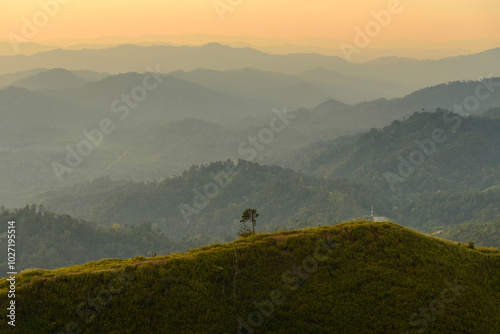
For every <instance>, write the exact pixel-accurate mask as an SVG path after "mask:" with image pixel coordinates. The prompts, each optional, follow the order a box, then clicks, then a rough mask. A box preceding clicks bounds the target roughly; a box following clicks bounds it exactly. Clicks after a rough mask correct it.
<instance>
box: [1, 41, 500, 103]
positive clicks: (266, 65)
mask: <svg viewBox="0 0 500 334" xmlns="http://www.w3.org/2000/svg"><path fill="white" fill-rule="evenodd" d="M148 66H150V67H156V66H158V67H159V68H160V70H161V71H162V72H171V71H176V70H184V71H191V70H195V69H198V68H206V69H211V70H232V69H242V68H249V67H250V68H256V69H261V70H265V71H272V72H283V73H288V74H296V73H301V72H304V71H309V70H312V69H315V68H318V67H322V68H325V69H328V70H332V71H337V72H341V73H343V74H345V75H349V76H356V77H360V78H371V79H373V80H380V81H387V82H397V83H400V84H402V85H404V86H405V87H407V88H409V90H407V93H409V92H410V91H411V90H416V89H419V88H422V87H425V86H430V85H436V84H439V83H442V82H447V81H456V80H476V79H477V78H478V77H479V76H488V75H492V76H495V75H496V76H500V48H497V49H492V50H488V51H485V52H481V53H477V54H473V55H467V56H457V57H451V58H444V59H440V60H403V61H401V59H399V58H385V59H382V60H380V59H379V60H376V61H372V62H368V63H363V64H353V63H349V62H347V61H345V60H344V59H342V58H340V57H333V56H321V55H318V54H288V55H271V54H266V53H263V52H261V51H257V50H255V49H251V48H248V47H247V48H231V47H228V46H224V45H221V44H217V43H212V44H207V45H204V46H192V47H191V46H180V47H176V46H137V45H122V46H118V47H112V48H108V49H99V50H91V49H84V50H52V51H46V52H40V53H37V54H34V55H30V56H20V55H19V56H0V74H5V73H12V72H18V71H26V70H30V69H35V68H58V67H62V68H65V69H68V70H81V69H86V70H92V71H97V72H110V73H114V74H117V73H124V72H144V71H146V67H148ZM336 98H339V99H340V97H337V96H336Z"/></svg>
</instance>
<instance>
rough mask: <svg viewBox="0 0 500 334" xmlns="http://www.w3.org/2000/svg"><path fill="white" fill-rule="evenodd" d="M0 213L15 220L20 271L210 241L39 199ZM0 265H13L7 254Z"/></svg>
mask: <svg viewBox="0 0 500 334" xmlns="http://www.w3.org/2000/svg"><path fill="white" fill-rule="evenodd" d="M0 217H1V220H2V221H3V222H8V221H14V222H15V226H16V235H17V238H16V247H15V249H16V254H17V262H16V268H17V270H18V271H21V270H24V269H27V268H45V269H53V268H59V267H67V266H71V265H75V264H83V263H86V262H89V261H96V260H100V259H103V258H123V259H124V258H130V257H135V256H146V255H149V256H152V255H153V254H154V253H156V254H170V253H173V252H178V251H185V250H187V249H189V248H193V247H199V246H202V245H205V244H208V243H209V240H208V239H207V238H204V237H201V236H198V237H193V238H189V239H188V238H184V239H183V240H176V241H174V240H171V239H169V238H168V237H167V236H165V235H164V234H162V233H160V231H157V230H154V229H153V228H152V227H151V223H146V222H143V223H141V224H137V225H132V226H127V225H120V224H115V225H113V226H110V227H103V226H98V225H97V224H96V223H93V222H87V221H84V220H77V219H74V218H72V217H71V216H69V215H58V214H55V213H53V212H50V211H47V210H45V208H43V207H36V206H35V205H31V206H26V207H25V208H23V209H17V210H6V209H3V208H2V211H0ZM5 231H6V230H5ZM0 247H1V248H2V249H7V233H6V232H5V233H3V234H2V235H0ZM0 267H1V268H2V269H5V270H3V272H7V271H8V270H7V269H6V268H7V258H6V257H4V258H2V260H1V262H0Z"/></svg>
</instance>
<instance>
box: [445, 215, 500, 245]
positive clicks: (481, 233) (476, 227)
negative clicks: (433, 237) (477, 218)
mask: <svg viewBox="0 0 500 334" xmlns="http://www.w3.org/2000/svg"><path fill="white" fill-rule="evenodd" d="M499 218H500V217H499ZM438 236H439V237H440V238H445V239H449V240H454V241H459V242H463V243H468V242H469V241H472V242H474V244H475V245H476V246H483V247H496V248H500V219H498V220H497V221H494V222H488V223H477V222H472V223H467V224H461V225H456V226H453V227H450V228H448V229H446V230H445V231H443V232H442V233H439V234H438Z"/></svg>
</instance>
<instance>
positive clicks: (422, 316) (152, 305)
mask: <svg viewBox="0 0 500 334" xmlns="http://www.w3.org/2000/svg"><path fill="white" fill-rule="evenodd" d="M16 284H17V285H16V298H15V301H16V327H15V328H10V329H11V331H12V332H14V333H58V334H59V333H197V334H199V333H287V334H289V333H300V334H303V333H394V334H402V333H407V334H410V333H423V332H425V333H447V334H448V333H481V334H487V333H491V334H496V333H498V329H499V328H500V253H499V252H498V251H496V250H491V249H480V248H479V249H478V248H473V247H467V246H465V245H459V244H457V243H453V242H449V241H444V240H441V239H438V238H434V237H431V236H428V235H424V234H422V233H419V232H415V231H413V230H411V229H408V228H406V227H403V226H400V225H396V224H394V223H389V222H382V223H372V222H367V221H356V222H350V223H343V224H340V225H335V226H325V227H320V228H311V229H302V230H300V231H289V232H280V233H271V234H257V235H255V236H251V237H248V238H240V239H237V240H236V241H233V242H231V243H227V244H215V245H212V246H206V247H202V248H198V249H195V250H191V251H189V252H188V253H178V254H173V255H170V256H159V257H150V258H144V257H136V258H132V259H128V260H117V259H107V260H101V261H98V262H91V263H87V264H85V265H79V266H73V267H67V268H61V269H57V270H37V269H32V270H26V271H24V272H22V273H21V274H19V275H18V276H17V277H16ZM7 291H8V283H7V281H6V279H2V280H0V303H2V305H7V303H8V300H7ZM1 313H2V314H1V316H2V317H3V318H4V319H5V318H6V315H7V314H6V313H7V310H6V308H5V307H4V308H2V311H1ZM6 327H7V325H6V324H5V323H4V324H2V328H3V329H2V332H4V331H6V329H5V328H6Z"/></svg>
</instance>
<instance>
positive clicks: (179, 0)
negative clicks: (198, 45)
mask: <svg viewBox="0 0 500 334" xmlns="http://www.w3.org/2000/svg"><path fill="white" fill-rule="evenodd" d="M56 1H57V0H19V1H16V0H0V22H1V26H0V33H1V35H0V38H1V39H7V36H8V34H9V33H10V32H12V33H15V34H18V35H19V36H22V28H23V25H24V24H25V21H26V19H27V20H29V21H31V22H33V20H34V16H35V17H36V18H38V19H39V20H40V21H39V25H40V29H39V30H38V32H37V33H36V34H35V35H34V36H33V37H30V41H44V40H48V39H56V38H95V37H100V36H118V35H119V36H125V37H138V36H141V35H144V34H163V35H178V34H193V33H205V34H216V35H230V36H238V35H249V36H258V37H279V38H286V39H295V38H301V37H328V38H333V39H340V40H345V41H350V40H352V39H353V38H354V28H355V27H360V28H364V27H365V25H366V24H367V23H368V22H370V21H371V20H373V18H372V17H371V16H370V12H371V11H379V10H382V9H385V8H387V7H388V5H389V3H390V2H392V1H397V0H363V1H362V0H309V1H305V0H241V1H240V0H221V1H219V3H221V4H229V3H230V2H232V3H233V4H236V6H232V7H233V10H232V11H226V12H225V13H224V15H223V17H224V20H221V19H220V17H219V15H218V14H217V12H216V10H215V8H214V0H140V1H139V0H138V1H135V0H133V1H132V0H69V1H68V0H59V1H61V2H67V3H66V4H61V5H59V6H60V8H59V9H58V10H56V11H55V12H54V15H53V17H50V18H49V20H48V22H44V14H43V13H41V12H40V11H41V10H42V9H41V6H40V3H57V2H56ZM238 3H239V4H238ZM400 4H401V10H400V12H399V13H398V14H395V15H393V17H392V19H391V22H390V24H389V25H388V26H387V27H385V28H383V30H382V31H381V32H380V33H378V34H377V35H376V36H375V39H376V40H379V41H380V40H394V39H400V38H405V39H415V40H430V41H443V40H460V39H476V38H489V39H497V40H498V39H500V23H499V22H500V1H499V0H413V1H412V0H401V1H400ZM51 8H52V7H51Z"/></svg>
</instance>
